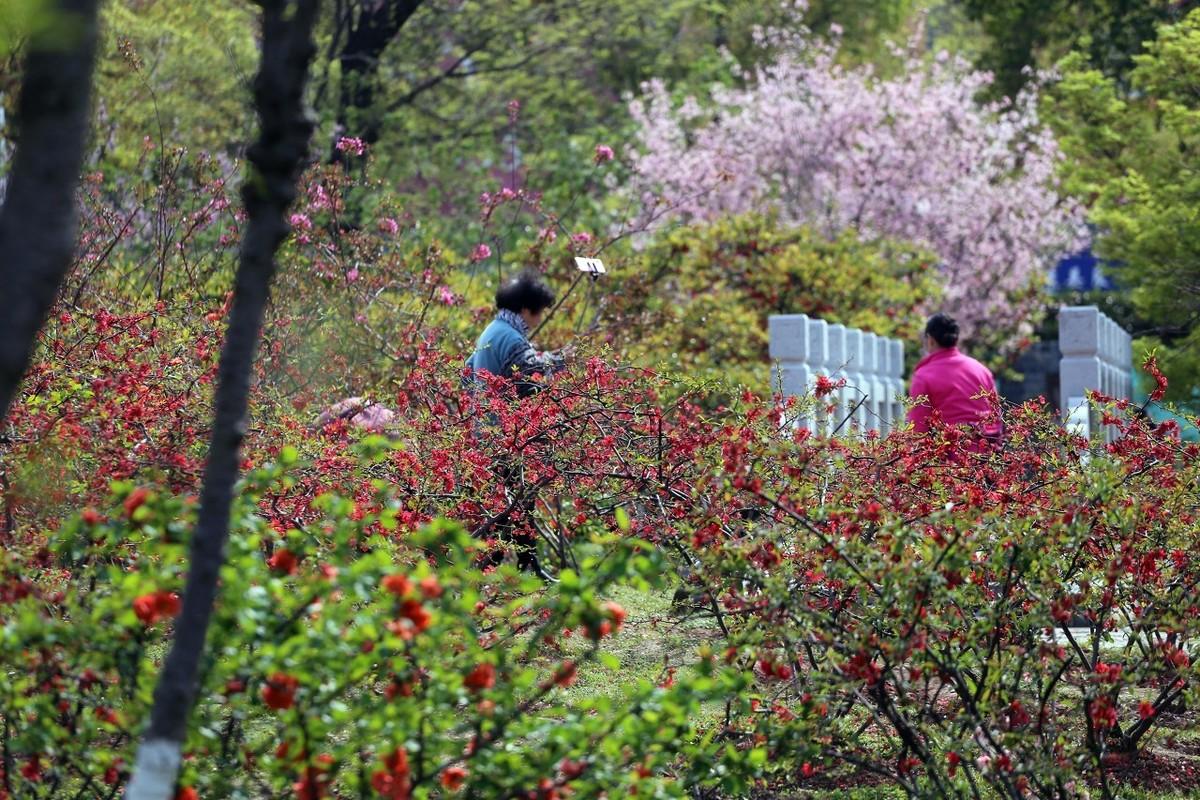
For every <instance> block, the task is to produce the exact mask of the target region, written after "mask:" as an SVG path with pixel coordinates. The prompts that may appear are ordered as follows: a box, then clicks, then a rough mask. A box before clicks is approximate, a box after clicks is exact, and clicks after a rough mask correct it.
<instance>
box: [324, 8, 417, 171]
mask: <svg viewBox="0 0 1200 800" xmlns="http://www.w3.org/2000/svg"><path fill="white" fill-rule="evenodd" d="M421 2H422V0H359V2H358V3H353V4H351V6H350V7H349V8H348V9H347V13H350V14H353V13H354V12H353V6H354V5H358V6H359V11H358V17H357V18H356V19H352V20H351V24H350V26H349V32H348V33H347V35H346V44H345V46H344V47H342V49H341V51H340V52H339V53H338V63H339V64H340V65H341V80H340V86H339V90H338V106H337V125H338V133H339V134H340V135H341V136H353V137H356V138H359V139H362V140H363V141H364V142H366V143H368V144H373V143H375V142H376V141H378V140H379V116H378V111H377V110H376V109H375V108H374V105H375V83H376V80H377V74H378V72H379V59H380V58H382V56H383V51H384V50H385V49H387V46H388V45H389V44H390V43H391V42H392V40H393V39H395V38H396V35H397V34H398V33H400V29H401V28H403V27H404V24H405V23H406V22H408V20H409V18H410V17H412V15H413V14H414V13H416V11H417V9H418V8H419V7H420V5H421ZM341 157H342V153H341V152H340V151H339V150H338V149H337V147H336V142H335V146H334V148H333V149H332V150H331V151H330V156H329V158H330V161H331V162H333V163H338V162H339V161H340V160H341Z"/></svg>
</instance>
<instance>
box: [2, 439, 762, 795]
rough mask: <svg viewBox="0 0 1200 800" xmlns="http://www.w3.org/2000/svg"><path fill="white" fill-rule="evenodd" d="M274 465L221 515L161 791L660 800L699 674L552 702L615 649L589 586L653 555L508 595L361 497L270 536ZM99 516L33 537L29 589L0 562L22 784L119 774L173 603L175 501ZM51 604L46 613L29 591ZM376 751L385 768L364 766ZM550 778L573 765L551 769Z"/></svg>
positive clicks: (644, 578) (144, 706) (76, 783)
mask: <svg viewBox="0 0 1200 800" xmlns="http://www.w3.org/2000/svg"><path fill="white" fill-rule="evenodd" d="M389 449H390V448H389V446H388V445H387V444H386V442H383V441H382V440H377V441H374V442H372V441H367V442H364V443H363V447H361V448H360V449H359V451H358V455H357V457H358V458H359V459H361V461H362V464H363V466H364V467H369V465H370V464H371V463H374V462H377V461H378V460H379V459H380V458H381V457H385V456H386V453H387V451H388V450H389ZM380 451H382V452H380ZM296 458H297V454H296V451H295V450H294V449H293V448H283V450H282V451H281V453H280V458H279V461H278V462H277V463H276V464H274V465H269V466H267V467H264V468H262V469H260V470H258V471H256V472H254V473H252V474H251V475H249V476H248V477H247V478H246V480H245V481H244V484H243V487H242V488H243V492H242V494H241V495H240V497H239V499H238V501H237V503H236V505H235V508H234V514H233V518H232V524H233V530H234V535H233V536H232V537H231V540H230V546H229V554H228V560H227V563H226V566H225V568H224V569H223V571H222V590H221V591H222V595H221V600H220V601H219V603H218V605H217V608H216V616H215V618H214V620H213V625H212V629H211V631H210V637H209V648H210V650H209V656H208V658H207V660H206V666H205V669H204V675H203V686H202V689H201V691H200V694H199V701H198V705H197V708H196V711H195V713H194V715H193V724H192V726H191V728H190V731H191V733H190V736H189V739H188V741H187V744H186V748H185V752H186V753H188V755H189V762H191V764H192V765H191V766H186V765H185V768H184V773H183V775H182V777H181V783H182V784H183V785H185V786H194V787H197V788H198V789H199V791H200V796H202V797H209V796H220V797H229V796H256V795H257V794H258V793H259V792H260V791H261V790H262V789H263V788H264V787H272V788H273V791H282V790H286V789H288V788H293V790H294V791H295V792H297V794H299V795H300V796H312V797H317V796H323V794H324V791H325V788H327V787H338V791H339V792H349V793H352V794H354V795H356V796H357V795H358V794H359V793H360V792H361V793H363V794H364V795H365V794H368V793H370V792H371V791H372V787H374V789H375V790H376V791H379V792H381V793H384V794H385V795H386V796H397V797H399V796H405V797H407V796H409V794H408V792H404V793H400V792H397V793H396V794H395V795H391V794H386V792H385V790H384V789H383V788H381V786H383V785H389V784H387V779H388V778H390V779H391V780H392V781H393V783H392V784H390V785H392V786H399V785H400V784H401V783H404V784H405V785H407V786H408V787H409V788H410V790H411V791H412V792H413V794H414V796H430V794H431V793H433V792H435V791H436V790H437V789H436V787H437V786H438V784H439V781H443V780H445V778H444V776H446V775H448V774H451V775H452V774H453V770H454V769H456V768H457V769H463V770H464V773H463V774H464V780H465V783H467V784H469V785H470V786H471V787H472V788H471V791H472V792H474V793H476V794H482V795H484V796H501V795H506V794H509V793H511V792H513V791H514V790H516V789H518V788H520V787H537V786H539V784H540V783H542V784H544V782H545V781H549V782H550V784H545V785H551V784H554V783H556V782H566V781H567V780H570V781H571V782H572V785H573V786H575V787H576V788H577V789H579V790H581V791H584V792H585V793H592V792H596V791H599V790H600V789H601V788H602V787H603V788H606V789H610V790H611V789H614V788H616V787H622V786H633V785H634V784H639V783H640V784H641V790H642V791H650V792H651V793H652V794H653V793H656V792H657V793H662V796H680V795H681V792H680V789H679V787H678V786H677V785H676V784H675V783H674V782H673V781H672V780H670V779H669V778H666V779H664V778H662V777H655V776H654V775H655V774H656V773H660V772H661V770H662V768H663V767H665V766H667V765H669V764H672V763H673V762H674V759H675V758H676V755H677V754H678V752H679V749H680V748H681V747H682V746H683V745H684V743H685V742H686V741H688V740H689V739H690V735H689V733H688V732H689V730H690V728H691V723H690V721H689V720H690V717H691V716H692V715H694V714H695V713H696V711H697V709H698V703H699V702H700V701H701V700H703V699H704V696H705V693H708V692H711V691H713V690H714V689H715V688H716V682H714V681H712V680H709V681H708V682H707V684H706V687H707V688H703V689H702V690H701V692H700V693H697V692H696V691H695V690H694V689H693V688H692V687H690V686H677V687H675V688H671V689H664V688H660V687H657V686H655V685H654V684H652V683H645V684H632V685H630V684H625V685H623V686H622V688H621V694H620V696H619V697H598V698H591V699H580V698H574V700H573V702H572V703H571V704H570V705H569V706H567V705H563V703H562V697H563V693H562V688H563V687H565V686H568V685H569V684H570V683H571V682H573V680H574V674H575V670H576V669H577V668H582V667H585V666H586V665H587V664H589V663H591V662H594V661H595V660H597V659H600V660H601V661H602V662H611V661H612V659H611V658H610V657H607V656H606V655H605V654H604V652H603V641H604V638H605V636H607V635H619V630H620V626H621V618H623V616H624V613H623V612H620V617H617V616H614V615H615V613H616V612H614V610H613V607H612V606H611V605H606V604H605V601H604V599H603V597H604V593H605V592H606V591H607V590H608V589H609V587H611V586H613V585H615V584H616V583H626V582H627V583H630V584H631V585H634V586H638V587H641V588H643V589H648V588H650V587H652V586H657V587H660V588H661V581H662V577H661V576H662V575H663V574H664V572H665V570H664V565H663V561H662V556H661V554H659V553H658V552H657V551H655V550H654V549H653V548H649V547H647V546H646V545H645V544H644V543H643V544H639V543H638V542H636V541H635V540H632V539H627V538H626V539H614V538H612V537H607V538H597V539H594V540H592V541H591V542H589V543H584V542H580V543H579V551H578V552H579V556H580V559H579V564H580V567H579V570H578V571H577V572H565V573H563V576H562V584H561V589H560V590H559V591H554V592H546V593H530V589H532V588H533V587H532V586H530V585H529V582H528V581H525V582H522V581H518V580H516V579H515V576H514V575H513V574H512V573H511V571H510V570H509V569H507V568H506V569H504V570H501V571H500V572H498V573H496V574H493V575H491V576H484V575H482V574H480V573H479V572H478V571H477V570H476V569H474V568H472V566H471V565H472V559H473V557H474V554H475V553H476V552H477V551H478V549H479V546H480V545H479V543H478V542H477V541H475V540H474V539H472V538H471V537H470V536H468V535H467V533H466V532H465V531H464V530H463V529H462V528H461V527H459V526H457V525H454V524H451V523H446V522H436V523H434V524H433V525H432V526H430V527H429V528H427V529H425V530H423V531H421V532H418V533H413V534H409V535H407V536H404V537H399V536H396V535H395V534H394V533H393V532H394V531H395V527H396V525H395V514H396V511H397V507H396V506H395V505H394V504H393V503H390V502H389V501H388V500H387V499H386V494H387V492H386V491H384V490H383V488H382V487H380V491H381V495H380V497H379V498H378V500H379V502H380V505H378V506H376V510H375V511H368V512H367V513H363V508H362V507H361V506H356V503H355V502H354V501H351V500H349V499H346V498H341V497H338V496H335V495H332V494H328V495H324V496H321V497H318V498H316V499H315V501H314V508H315V509H318V510H319V511H320V513H321V516H320V517H318V518H317V519H316V520H314V521H313V523H312V524H310V525H301V526H299V527H297V528H292V529H290V530H287V531H285V532H283V533H282V536H279V535H277V534H276V533H274V532H272V531H271V528H270V526H269V525H267V522H266V519H265V518H264V517H263V516H262V515H261V514H260V513H259V509H258V505H259V504H260V502H264V498H265V497H266V496H268V495H269V494H270V493H272V492H275V491H286V489H287V487H289V486H291V485H292V477H291V473H292V471H293V470H295V469H296V468H297V465H296V463H295V462H296ZM111 502H112V505H111V506H110V507H109V508H107V509H105V513H104V514H103V515H101V514H99V513H98V512H96V511H94V510H89V511H87V512H85V513H84V514H83V516H82V517H77V518H74V519H71V520H69V521H68V522H67V523H66V524H64V525H63V526H62V527H61V529H60V530H59V531H58V532H57V533H56V534H55V535H54V536H53V538H52V540H51V542H50V545H49V546H50V553H49V554H48V555H47V557H48V558H51V559H53V561H54V567H53V571H54V574H55V575H56V576H57V577H56V578H55V580H54V581H53V582H51V583H46V582H42V581H39V583H38V586H37V588H36V589H33V590H32V591H30V590H29V587H31V586H32V584H29V583H26V582H25V581H24V580H23V579H20V578H17V577H15V576H14V575H13V573H12V572H10V570H11V569H13V568H15V566H16V563H17V562H16V561H15V559H16V558H17V557H18V556H17V554H16V553H14V552H11V550H6V551H5V553H4V554H3V555H0V558H2V559H3V561H0V574H2V575H4V576H5V579H6V584H5V592H6V594H5V595H4V598H5V616H6V624H5V625H4V626H3V627H2V628H0V663H3V664H4V665H5V669H6V672H8V674H9V675H10V680H9V682H8V683H7V685H6V687H5V691H4V692H3V694H2V695H0V714H2V715H3V717H4V718H5V719H7V720H12V719H23V720H26V722H25V723H24V724H22V725H21V726H20V727H19V729H13V730H10V734H9V737H8V738H7V739H6V745H5V746H6V753H7V754H8V757H9V758H11V759H15V760H19V763H21V764H22V765H32V766H31V767H29V768H28V769H26V770H25V771H24V772H23V773H22V775H14V774H11V773H10V774H9V776H8V779H9V781H10V782H11V783H16V784H18V785H21V786H24V787H28V788H30V790H31V791H32V787H34V786H37V785H39V784H40V785H42V786H58V787H62V788H63V790H64V791H66V790H67V787H70V791H75V790H76V789H78V788H80V787H83V786H85V785H86V782H87V781H93V782H95V784H96V785H99V784H100V783H101V782H105V783H109V784H114V783H116V782H117V781H118V780H120V779H121V778H122V777H123V776H124V774H125V769H126V766H125V765H127V764H129V763H130V762H131V761H132V757H131V755H132V753H131V748H132V746H133V744H134V743H135V742H136V736H130V735H129V734H135V733H136V732H137V731H138V730H139V729H140V727H141V725H142V724H143V721H144V719H145V715H146V713H147V712H148V709H149V706H150V703H151V689H152V688H153V685H154V677H155V674H156V668H155V667H156V662H157V660H158V659H159V658H160V657H161V654H162V652H163V647H164V645H165V642H166V636H167V633H168V631H169V627H168V626H169V621H170V618H171V617H172V616H173V614H174V613H177V611H178V605H177V602H178V598H177V597H176V593H178V592H180V591H181V589H182V583H183V573H184V568H185V564H186V561H185V553H186V546H187V538H188V535H189V532H190V530H191V528H192V527H193V525H194V518H195V510H196V509H195V504H194V501H192V500H184V499H181V498H178V497H175V496H172V495H171V494H170V493H166V492H159V491H153V490H152V491H147V489H146V488H144V487H134V486H133V485H132V484H131V483H118V484H115V485H114V494H113V497H112V501H111ZM281 556H286V558H281ZM534 583H535V584H536V581H535V582H534ZM14 587H15V588H16V591H15V592H12V591H10V590H12V589H14ZM21 587H25V588H21ZM51 590H57V591H58V592H59V594H57V595H56V597H55V601H54V608H55V609H57V610H56V611H55V612H53V613H49V612H48V609H49V606H48V605H47V604H46V602H45V597H44V596H43V594H42V592H45V591H51ZM601 626H605V627H601ZM571 628H576V629H577V630H578V631H579V636H580V638H581V639H583V642H582V643H581V646H580V647H579V648H575V652H574V653H573V654H572V655H571V657H570V658H563V657H561V655H559V654H561V652H562V651H561V648H560V646H559V645H558V644H556V638H557V636H558V635H559V634H560V632H561V631H563V630H564V629H571ZM588 631H592V632H593V633H592V634H590V635H588V634H587V633H586V632H588ZM601 631H603V633H602V632H601ZM608 668H611V669H619V664H616V663H612V664H610V666H609V667H608ZM12 670H17V672H15V673H14V672H11V671H12ZM735 683H736V681H735ZM725 688H727V689H733V688H735V687H734V685H733V684H729V685H727V686H726V687H725ZM464 747H465V749H464ZM397 748H399V749H400V750H403V751H405V752H406V753H407V766H406V769H404V770H400V769H398V768H395V767H392V768H387V767H385V762H386V759H387V756H388V755H389V754H392V753H394V752H395V751H396V749H397ZM192 759H194V761H192ZM738 760H739V759H738V758H737V757H736V756H735V757H733V758H731V759H730V763H731V764H736V763H737V762H738ZM10 763H11V762H10ZM564 763H566V764H571V763H574V764H575V765H577V766H576V768H577V769H578V773H576V774H573V775H570V777H569V778H568V777H567V776H565V775H564V772H563V770H564V767H563V764H564ZM22 776H23V777H22ZM581 776H582V777H581ZM652 786H653V787H655V788H654V789H651V788H650V787H652ZM304 787H307V788H308V789H309V790H311V791H312V792H313V793H312V794H311V795H309V794H303V793H302V791H301V790H302V789H303V788H304Z"/></svg>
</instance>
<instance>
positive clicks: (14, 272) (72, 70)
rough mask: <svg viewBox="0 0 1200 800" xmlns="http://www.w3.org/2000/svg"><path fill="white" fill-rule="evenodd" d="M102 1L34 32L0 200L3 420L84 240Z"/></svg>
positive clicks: (56, 7)
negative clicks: (81, 200)
mask: <svg viewBox="0 0 1200 800" xmlns="http://www.w3.org/2000/svg"><path fill="white" fill-rule="evenodd" d="M97 5H98V0H56V2H53V3H51V4H50V8H51V11H52V13H53V15H54V16H53V24H52V25H50V26H49V27H48V29H47V30H45V31H43V32H42V33H40V34H38V35H37V36H35V37H34V39H33V41H32V42H31V43H30V46H29V52H28V53H27V54H26V57H25V69H24V73H23V77H22V80H21V95H20V98H19V100H18V101H17V116H16V124H17V131H18V140H17V150H16V155H15V157H14V159H13V164H12V172H11V173H10V175H9V181H8V192H7V195H6V197H5V201H4V207H3V208H2V209H0V287H3V288H2V289H0V291H2V292H3V294H4V298H5V300H6V302H5V304H4V312H3V314H0V420H2V419H4V417H5V415H7V414H8V407H9V405H10V404H11V403H12V400H13V397H14V396H15V395H16V392H17V386H18V385H19V384H20V382H21V376H23V375H24V374H25V369H26V368H27V367H28V366H29V356H30V353H32V351H33V345H34V341H35V340H36V339H37V334H38V331H39V330H41V328H42V323H44V322H45V321H46V315H47V314H48V313H49V311H50V307H51V306H52V305H53V304H54V298H55V297H56V296H57V295H58V287H59V286H60V285H61V284H62V281H63V277H64V276H65V275H66V273H67V269H68V267H70V265H71V254H72V252H73V251H74V249H75V221H76V219H75V218H76V213H75V187H76V184H77V182H78V180H79V170H80V167H81V165H82V163H83V148H84V144H85V142H86V140H87V131H88V115H89V112H90V107H89V101H90V96H91V88H92V67H93V64H94V62H95V55H96V7H97Z"/></svg>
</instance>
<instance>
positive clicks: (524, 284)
mask: <svg viewBox="0 0 1200 800" xmlns="http://www.w3.org/2000/svg"><path fill="white" fill-rule="evenodd" d="M553 305H554V292H553V291H552V290H551V289H550V287H549V286H547V285H546V283H545V281H543V280H542V279H541V277H540V276H539V275H537V274H536V273H532V272H522V273H521V274H520V275H518V276H517V277H515V278H513V279H511V280H509V281H507V282H506V283H504V284H502V285H501V286H500V289H499V290H498V291H497V292H496V318H495V319H494V320H492V322H491V324H490V325H488V326H487V327H486V328H484V330H483V333H482V334H480V336H479V341H478V342H477V343H476V345H475V352H474V353H472V354H471V357H470V358H468V359H467V369H468V370H469V371H470V373H471V376H472V377H474V378H475V380H476V382H477V383H479V382H480V381H479V379H478V378H477V377H475V376H476V375H477V373H480V372H489V373H491V374H492V375H497V376H500V377H504V378H508V379H510V380H511V381H512V382H513V385H514V386H515V388H516V391H517V394H518V395H520V396H521V397H528V396H529V395H531V394H533V393H534V392H536V391H537V390H538V389H539V388H540V387H539V385H538V383H537V382H536V381H535V376H536V375H541V376H542V377H543V378H548V377H550V376H551V375H553V374H554V373H555V372H558V371H559V370H561V369H562V368H563V366H564V364H565V362H566V356H567V355H569V352H570V351H569V349H567V350H564V351H563V352H557V353H556V352H539V351H538V350H537V349H536V348H535V347H534V346H533V344H532V343H531V342H530V341H529V334H530V332H531V331H533V330H535V329H536V328H537V326H538V325H539V324H540V323H541V321H542V316H543V315H544V314H545V313H546V310H547V309H549V308H550V307H551V306H553Z"/></svg>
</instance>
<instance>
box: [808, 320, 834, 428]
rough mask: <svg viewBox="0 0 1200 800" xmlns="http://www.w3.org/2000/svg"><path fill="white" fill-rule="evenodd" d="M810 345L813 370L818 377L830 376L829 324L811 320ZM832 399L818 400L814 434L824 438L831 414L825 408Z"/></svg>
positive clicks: (823, 321)
mask: <svg viewBox="0 0 1200 800" xmlns="http://www.w3.org/2000/svg"><path fill="white" fill-rule="evenodd" d="M808 343H809V346H810V347H811V348H812V358H813V362H812V363H813V369H815V370H816V373H817V374H818V375H826V376H827V375H829V323H827V322H825V320H823V319H809V321H808ZM831 401H832V398H829V397H823V398H821V399H820V400H817V408H816V411H815V414H816V419H815V420H814V422H813V433H815V434H817V435H820V436H824V435H825V434H826V433H828V432H829V422H828V418H829V414H828V413H827V412H826V411H825V406H826V405H827V404H828V403H829V402H831Z"/></svg>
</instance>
